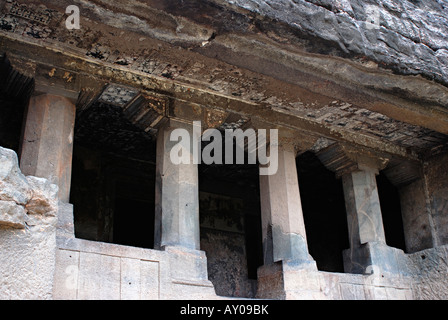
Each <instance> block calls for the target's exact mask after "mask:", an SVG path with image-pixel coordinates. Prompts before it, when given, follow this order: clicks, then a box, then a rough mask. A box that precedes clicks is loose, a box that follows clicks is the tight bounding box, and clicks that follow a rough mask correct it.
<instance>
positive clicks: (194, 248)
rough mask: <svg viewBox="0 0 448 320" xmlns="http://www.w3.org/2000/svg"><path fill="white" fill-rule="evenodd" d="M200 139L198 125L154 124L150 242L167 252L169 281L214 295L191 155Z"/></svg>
mask: <svg viewBox="0 0 448 320" xmlns="http://www.w3.org/2000/svg"><path fill="white" fill-rule="evenodd" d="M200 139H201V130H200V128H197V127H195V126H194V125H193V123H192V122H189V121H181V120H177V119H169V120H168V121H167V123H165V124H164V125H163V126H162V127H161V128H160V129H159V132H158V137H157V163H156V197H155V200H156V208H155V232H154V234H155V239H154V244H155V248H157V249H160V250H164V251H165V252H167V254H168V255H169V260H170V272H171V278H172V281H173V285H174V286H179V288H183V287H185V286H187V287H189V288H190V289H191V288H195V290H199V292H203V293H204V294H206V295H214V288H213V285H212V283H211V282H210V281H209V280H208V272H207V258H206V256H205V252H203V251H200V228H199V177H198V158H196V157H195V153H197V152H199V151H200V149H199V147H200ZM171 140H173V141H171ZM173 290H175V289H173ZM182 290H184V289H182ZM201 294H202V293H201Z"/></svg>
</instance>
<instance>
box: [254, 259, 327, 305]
mask: <svg viewBox="0 0 448 320" xmlns="http://www.w3.org/2000/svg"><path fill="white" fill-rule="evenodd" d="M320 277H321V275H320V274H319V272H318V270H317V265H316V262H315V261H314V260H306V261H305V260H301V261H294V260H292V261H282V262H276V263H273V264H270V265H265V266H261V267H260V268H258V290H257V298H258V299H276V300H321V299H325V296H324V294H323V292H322V291H321V281H320Z"/></svg>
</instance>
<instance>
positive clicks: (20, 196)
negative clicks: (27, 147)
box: [0, 147, 33, 205]
mask: <svg viewBox="0 0 448 320" xmlns="http://www.w3.org/2000/svg"><path fill="white" fill-rule="evenodd" d="M32 195H33V193H32V190H31V187H30V185H29V184H28V181H27V180H26V178H25V176H24V175H23V174H22V173H21V172H20V169H19V164H18V159H17V155H16V154H15V152H14V151H12V150H9V149H5V148H2V147H0V200H3V201H14V202H15V203H17V204H18V205H25V204H26V203H28V201H30V199H31V197H32Z"/></svg>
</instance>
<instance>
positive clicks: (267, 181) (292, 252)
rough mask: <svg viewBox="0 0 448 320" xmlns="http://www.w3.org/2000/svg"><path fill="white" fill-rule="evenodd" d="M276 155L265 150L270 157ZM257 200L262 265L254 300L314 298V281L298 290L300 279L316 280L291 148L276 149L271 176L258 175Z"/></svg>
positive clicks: (283, 146)
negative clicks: (260, 220) (276, 168)
mask: <svg viewBox="0 0 448 320" xmlns="http://www.w3.org/2000/svg"><path fill="white" fill-rule="evenodd" d="M276 151H277V150H275V149H274V148H271V147H270V148H269V152H270V153H272V152H276ZM271 156H272V154H271ZM271 159H272V158H271ZM260 200H261V219H262V236H263V256H264V265H263V266H261V267H260V268H259V269H258V290H257V297H258V298H261V299H265V298H267V299H302V298H304V299H306V298H309V297H310V296H315V295H318V294H319V290H320V287H319V285H318V281H317V282H313V284H311V285H308V286H306V288H305V287H302V283H303V280H304V279H306V278H309V277H315V276H316V274H317V265H316V262H315V261H314V259H313V258H312V257H311V255H310V254H309V251H308V244H307V239H306V231H305V223H304V219H303V212H302V203H301V198H300V190H299V181H298V177H297V168H296V152H295V150H294V148H293V147H292V146H289V145H285V144H284V145H281V146H279V147H278V170H277V172H276V173H275V174H273V175H260Z"/></svg>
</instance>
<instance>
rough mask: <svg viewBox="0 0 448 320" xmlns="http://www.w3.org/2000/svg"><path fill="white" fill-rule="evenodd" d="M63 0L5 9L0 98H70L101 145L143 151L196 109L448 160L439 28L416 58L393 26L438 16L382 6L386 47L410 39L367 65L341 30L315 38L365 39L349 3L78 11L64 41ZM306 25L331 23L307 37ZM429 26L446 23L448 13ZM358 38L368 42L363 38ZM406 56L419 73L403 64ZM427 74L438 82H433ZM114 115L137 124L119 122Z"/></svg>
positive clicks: (1, 5)
mask: <svg viewBox="0 0 448 320" xmlns="http://www.w3.org/2000/svg"><path fill="white" fill-rule="evenodd" d="M71 2H72V1H65V0H63V1H55V0H48V1H37V0H30V1H15V0H0V54H2V61H4V63H3V64H2V65H3V66H8V67H2V68H3V70H4V71H3V70H2V79H3V80H2V81H3V83H4V84H5V85H4V86H3V87H5V86H8V87H9V88H13V87H14V88H17V91H18V92H22V91H26V88H28V84H29V81H30V79H31V78H33V79H34V80H35V86H36V89H37V90H40V89H42V90H43V88H47V89H48V88H51V90H53V91H54V92H55V93H58V92H60V90H63V91H64V94H67V95H68V96H71V97H72V98H73V99H77V101H78V102H77V105H78V109H79V111H78V113H79V117H78V119H77V124H78V128H84V130H87V128H95V127H98V126H99V125H98V123H96V122H95V121H100V120H99V119H103V120H102V121H100V122H101V123H103V125H101V126H100V127H101V129H99V130H98V132H97V134H98V135H100V131H101V130H103V131H104V132H103V133H104V137H106V136H107V134H108V133H109V134H110V133H111V132H114V130H115V131H117V130H118V129H119V128H121V129H120V130H125V131H126V130H127V132H134V133H135V135H136V136H138V137H141V139H143V140H142V141H144V140H145V138H144V136H145V133H150V134H151V133H154V131H155V128H156V127H157V124H159V123H160V121H162V118H163V115H165V114H171V115H179V116H181V115H182V116H184V115H187V116H188V114H191V113H192V112H193V113H195V112H196V113H198V112H199V113H201V114H202V115H203V116H202V117H203V119H205V120H206V122H207V121H208V122H210V123H212V122H216V123H217V124H219V125H223V124H225V123H226V122H229V121H230V120H229V119H233V120H232V121H234V120H235V119H238V117H239V119H250V123H251V125H253V126H255V127H257V126H258V127H262V126H271V127H272V126H273V127H277V126H282V127H286V128H288V129H290V130H293V131H294V130H298V131H300V132H301V134H300V136H301V137H303V136H304V135H305V136H310V137H315V140H317V139H318V138H321V137H323V138H325V139H328V140H329V141H338V140H344V141H347V142H350V143H354V144H358V145H361V146H363V147H367V148H375V149H380V150H383V151H386V152H389V153H391V154H394V155H396V156H401V157H410V158H413V159H421V158H422V157H424V156H427V155H429V154H432V153H437V152H440V151H443V150H445V149H446V146H447V143H448V136H447V134H448V88H447V87H446V85H445V80H446V79H445V76H446V65H443V61H444V60H443V55H444V53H446V52H445V51H444V50H446V49H444V46H446V42H444V39H446V28H445V29H443V28H444V27H443V24H442V27H440V26H439V28H440V30H439V31H437V30H435V29H434V28H433V29H431V30H432V31H431V30H429V31H427V30H426V29H421V31H422V32H423V31H424V32H426V33H424V35H425V37H431V39H432V40H431V41H432V42H430V41H429V40H427V41H426V42H425V45H426V46H431V47H432V49H433V50H432V53H428V54H431V58H430V57H429V56H424V55H423V56H422V55H420V53H419V52H420V51H419V50H417V49H416V48H417V47H419V45H418V43H417V41H414V40H415V37H413V36H412V35H408V34H404V33H403V32H402V31H403V28H404V27H405V25H406V24H399V21H402V22H403V23H404V22H405V21H407V20H405V18H406V19H408V20H409V21H413V23H414V24H413V26H414V27H415V28H417V29H418V23H417V21H416V20H417V18H418V15H421V16H422V17H423V16H424V17H423V18H424V19H426V20H425V21H427V22H429V23H432V20H428V19H431V18H434V17H433V16H436V15H435V13H434V14H433V16H431V13H433V12H436V11H437V10H436V9H437V8H432V9H431V8H430V9H431V10H432V11H431V10H429V9H428V10H427V12H426V15H425V14H424V12H422V8H417V7H416V8H415V10H414V11H415V14H414V15H413V16H411V17H407V16H406V17H404V16H403V17H402V18H403V19H402V20H397V19H396V17H397V15H396V14H395V15H394V16H390V14H391V12H392V13H393V12H394V10H395V12H397V10H398V11H399V9H400V8H398V7H397V8H398V9H397V8H395V7H393V8H391V7H390V6H391V3H392V2H390V1H389V2H388V3H389V6H386V5H382V6H381V8H382V10H384V13H383V15H384V16H386V13H389V15H388V16H387V17H388V19H387V20H385V21H386V22H385V24H384V25H383V26H381V28H382V29H381V30H382V32H383V33H384V34H386V33H387V34H388V35H389V38H384V39H383V40H384V41H382V42H381V43H383V44H384V43H386V44H387V43H389V42H388V41H392V40H391V39H392V38H393V35H392V31H394V32H395V30H398V31H396V32H395V33H394V35H395V38H394V39H395V40H396V41H398V40H397V39H398V38H397V37H398V36H397V35H401V36H403V37H405V38H406V37H407V38H406V39H411V40H413V41H411V42H412V43H404V42H403V41H401V42H400V43H399V44H400V45H401V46H402V47H396V48H395V50H398V51H397V52H396V53H395V54H393V55H392V54H388V51H387V50H389V48H390V47H391V45H388V46H387V48H386V49H387V50H386V49H384V48H383V47H381V48H383V49H384V50H386V51H384V50H383V49H382V50H383V51H381V50H380V49H375V48H372V49H371V50H370V49H369V51H368V52H367V51H366V52H364V53H363V54H362V53H361V52H357V49H356V48H357V47H356V46H355V43H354V42H353V41H352V42H351V43H352V47H350V46H348V45H347V43H346V42H344V41H345V40H346V39H345V40H344V37H342V35H345V38H346V37H347V34H345V33H343V32H342V31H340V32H339V33H338V34H339V36H340V37H339V38H337V37H336V38H335V36H334V34H333V36H331V35H327V36H325V35H324V34H322V33H325V28H330V29H331V28H334V27H335V23H336V22H337V21H340V23H338V26H339V27H340V28H344V24H343V23H342V22H341V21H342V20H343V19H344V17H345V18H346V21H345V20H344V21H345V23H346V24H347V25H350V26H352V27H353V26H355V27H358V30H362V28H361V27H362V25H361V23H360V18H359V15H358V14H357V12H358V11H359V6H355V5H354V3H358V2H360V1H358V2H354V1H352V2H351V3H352V7H350V8H351V9H350V8H348V7H344V6H343V4H346V3H348V2H347V1H291V2H290V3H291V10H289V11H288V12H289V15H286V14H285V12H287V11H285V10H283V11H282V8H284V7H282V5H285V4H284V3H286V1H273V2H270V3H271V5H269V6H268V5H267V4H268V2H266V1H247V2H243V1H230V0H229V1H222V0H221V1H218V0H216V1H188V2H186V1H180V0H169V1H152V0H147V1H143V0H141V1H129V0H128V1H101V0H94V1H83V0H78V1H75V2H76V4H77V5H79V7H80V8H81V29H79V30H67V29H66V28H65V27H64V25H65V19H66V17H67V16H66V15H65V8H66V7H67V6H68V5H71V4H73V3H71ZM327 2H328V3H329V4H327V5H322V4H326V3H327ZM318 3H321V5H318ZM337 3H340V4H341V5H340V6H339V7H338V6H337V5H336V4H337ZM375 3H376V2H375ZM378 3H379V2H378ZM431 3H432V2H431ZM440 3H443V1H442V2H440ZM397 5H398V4H397ZM406 5H407V6H410V4H406ZM313 6H314V7H313ZM305 7H306V8H308V9H307V10H308V11H307V10H302V11H300V10H299V9H300V8H305ZM408 9H409V8H408ZM323 10H327V11H328V12H326V11H323ZM443 10H446V8H445V7H444V8H439V11H440V12H444V11H443ZM408 11H409V10H408ZM408 11H406V12H408ZM282 12H283V13H282ZM319 12H323V13H324V14H323V15H322V16H321V15H320V14H318V13H319ZM281 13H282V14H281ZM305 14H308V15H307V16H304V15H305ZM310 17H315V18H316V19H321V18H322V17H327V20H328V19H329V20H328V21H330V22H328V24H329V25H328V24H321V26H322V28H323V29H316V26H318V25H319V24H317V22H316V23H313V21H311V20H310ZM394 17H395V18H394ZM293 18H294V19H295V18H297V19H298V20H297V21H299V23H297V22H294V21H295V20H294V19H293ZM423 18H422V19H423ZM436 18H437V19H439V20H438V21H439V22H444V21H445V22H446V18H443V15H442V17H439V16H436ZM332 19H333V20H332ZM334 19H336V20H334ZM338 19H339V20H338ZM306 22H307V23H308V24H307V25H306ZM393 22H394V23H395V24H393ZM386 24H387V25H386ZM312 26H314V29H313V30H311V27H312ZM430 26H431V24H430ZM445 27H446V25H445ZM383 29H384V30H383ZM341 30H342V29H341ZM344 30H345V29H344ZM350 30H351V29H350V28H348V29H347V30H346V32H351V31H350ZM400 30H401V31H400ZM364 31H365V30H364ZM414 31H415V30H414ZM430 31H431V32H432V33H431V32H430ZM444 31H445V34H444V33H443V32H444ZM407 32H409V33H411V30H408V31H407ZM383 33H381V37H383V36H384V34H383ZM363 35H364V36H369V37H368V39H367V40H369V41H370V40H371V38H370V36H372V34H370V33H368V32H367V31H365V32H364V33H363ZM341 37H342V38H341ZM367 40H366V39H364V41H367ZM365 46H366V48H370V47H371V46H372V43H371V42H369V43H367V44H365ZM369 46H370V47H369ZM344 48H345V49H344ZM405 49H406V50H411V51H412V52H414V55H416V59H414V60H415V61H417V60H418V61H417V62H418V63H417V62H415V61H414V60H412V61H414V62H415V63H414V62H412V61H411V60H409V61H410V62H409V61H408V62H409V63H406V60H405V58H403V57H402V55H401V53H403V54H404V53H406V52H404V51H405ZM375 50H376V51H375ZM370 53H372V54H370ZM409 55H410V54H409V52H408V56H409ZM382 57H383V58H384V57H385V58H384V59H383V58H382ZM425 57H426V58H425ZM386 58H387V59H386ZM417 58H419V59H417ZM420 58H421V59H420ZM391 59H392V60H391ZM393 59H396V60H393ZM422 59H423V60H422ZM434 59H435V60H434ZM437 59H439V60H437ZM8 62H10V64H11V66H10V65H9V64H8ZM411 62H412V63H411ZM436 62H438V63H439V64H438V66H439V69H436V67H435V66H436ZM419 63H420V65H419ZM422 63H423V64H422ZM423 66H425V68H423ZM418 70H420V72H418ZM417 73H419V75H416V74H417ZM431 74H433V75H434V76H433V77H432V78H433V79H435V80H437V81H434V80H431V79H428V78H431ZM436 74H437V75H439V76H437V77H436V76H435V75H436ZM61 88H63V89H61ZM121 89H122V90H121ZM108 90H111V91H110V93H114V92H115V93H114V94H115V96H113V95H110V94H109V95H108ZM114 90H115V91H114ZM117 92H118V93H119V92H123V94H122V95H121V96H120V94H118V95H117V94H116V93H117ZM185 110H187V111H185ZM198 110H199V111H198ZM235 115H237V118H235ZM122 116H124V117H125V118H126V119H127V121H128V122H129V123H128V124H131V125H134V126H135V127H134V128H133V129H129V127H127V126H128V124H126V123H121V122H120V121H121V120H118V118H120V117H122ZM105 118H107V119H108V120H107V121H108V123H109V125H105V124H104V123H105V121H104V119H105ZM107 121H106V122H107ZM235 121H237V120H235ZM114 124H115V126H114ZM215 126H216V125H215ZM125 128H127V129H125ZM120 130H118V131H117V134H118V136H120V134H119V132H121V131H120ZM82 132H83V130H81V129H79V135H80V137H81V136H82V135H83V133H82ZM84 136H87V137H89V134H88V131H84ZM121 136H122V138H123V139H122V143H121V145H123V146H125V145H128V144H129V141H128V139H130V138H129V137H127V138H126V137H125V136H124V135H121ZM136 139H137V140H138V139H140V138H136ZM117 147H118V145H117ZM315 148H317V146H315ZM136 149H138V147H136Z"/></svg>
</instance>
